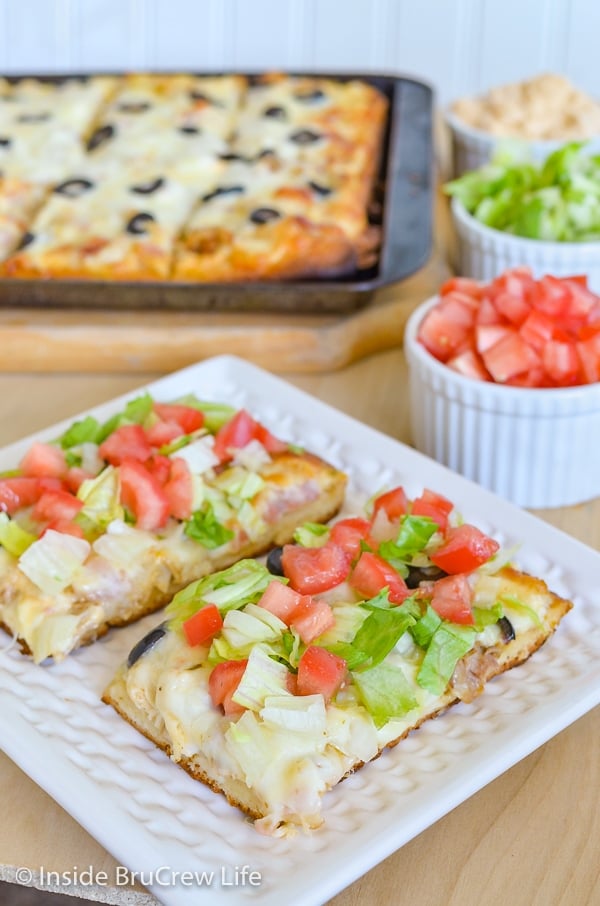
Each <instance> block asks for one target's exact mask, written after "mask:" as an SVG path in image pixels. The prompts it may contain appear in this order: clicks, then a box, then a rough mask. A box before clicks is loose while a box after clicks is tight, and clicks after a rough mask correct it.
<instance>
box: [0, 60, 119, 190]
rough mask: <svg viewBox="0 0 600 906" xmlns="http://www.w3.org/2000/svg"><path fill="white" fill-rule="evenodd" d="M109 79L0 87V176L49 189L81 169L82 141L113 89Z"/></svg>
mask: <svg viewBox="0 0 600 906" xmlns="http://www.w3.org/2000/svg"><path fill="white" fill-rule="evenodd" d="M116 85H117V80H116V78H115V77H112V76H94V77H90V78H81V79H80V78H75V77H73V78H65V79H62V80H41V79H33V78H27V79H19V80H16V81H13V82H10V81H8V80H6V79H4V80H2V82H1V83H0V172H2V173H3V175H5V176H8V177H13V178H17V179H22V180H26V181H29V182H35V183H40V184H44V185H49V184H51V183H53V182H57V181H58V180H60V179H62V178H63V177H64V176H66V175H67V174H68V173H69V171H70V170H71V169H72V168H74V167H76V166H79V165H80V164H81V161H82V159H83V156H84V147H85V141H86V139H87V137H88V134H89V131H90V129H92V127H93V124H94V120H95V118H96V116H97V113H98V111H99V110H100V108H101V107H102V105H103V104H104V103H105V102H106V101H107V100H108V98H109V97H110V95H111V94H112V92H113V91H114V90H115V88H116Z"/></svg>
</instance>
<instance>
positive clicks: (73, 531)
mask: <svg viewBox="0 0 600 906" xmlns="http://www.w3.org/2000/svg"><path fill="white" fill-rule="evenodd" d="M49 529H52V531H53V532H62V534H63V535H73V536H74V537H75V538H83V537H84V533H83V529H82V528H81V526H80V525H77V523H76V522H73V521H72V520H70V519H53V520H52V522H49V523H48V525H47V526H46V528H45V529H44V531H43V532H41V534H40V538H41V537H42V535H45V534H46V532H47V531H48V530H49Z"/></svg>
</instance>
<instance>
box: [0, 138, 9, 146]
mask: <svg viewBox="0 0 600 906" xmlns="http://www.w3.org/2000/svg"><path fill="white" fill-rule="evenodd" d="M11 145H12V138H6V137H5V136H2V138H0V148H10V146H11Z"/></svg>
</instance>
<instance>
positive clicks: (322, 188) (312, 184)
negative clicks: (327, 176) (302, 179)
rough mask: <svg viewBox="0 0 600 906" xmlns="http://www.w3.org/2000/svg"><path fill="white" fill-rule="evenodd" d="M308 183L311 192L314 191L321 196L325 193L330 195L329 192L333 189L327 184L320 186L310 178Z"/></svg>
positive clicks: (324, 195)
mask: <svg viewBox="0 0 600 906" xmlns="http://www.w3.org/2000/svg"><path fill="white" fill-rule="evenodd" d="M308 185H309V186H310V188H311V189H312V190H313V192H316V193H317V195H321V196H322V197H323V198H325V197H326V196H327V195H331V193H332V192H333V189H330V188H329V187H328V186H322V185H320V184H319V183H318V182H313V180H312V179H311V180H309V183H308Z"/></svg>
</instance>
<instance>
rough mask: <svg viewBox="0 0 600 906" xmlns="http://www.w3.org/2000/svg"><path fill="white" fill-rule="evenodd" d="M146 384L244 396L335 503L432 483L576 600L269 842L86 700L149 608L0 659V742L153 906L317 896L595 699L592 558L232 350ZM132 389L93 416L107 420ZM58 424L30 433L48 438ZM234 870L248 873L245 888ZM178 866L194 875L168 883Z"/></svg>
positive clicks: (265, 903)
mask: <svg viewBox="0 0 600 906" xmlns="http://www.w3.org/2000/svg"><path fill="white" fill-rule="evenodd" d="M148 389H149V390H150V392H151V393H152V394H153V395H154V396H155V397H156V398H158V399H162V400H169V399H174V398H176V397H178V396H181V395H182V394H184V393H188V392H194V393H196V394H197V395H198V396H200V397H202V398H205V399H212V400H215V401H226V402H231V403H233V404H234V405H236V406H242V405H243V406H246V407H247V408H248V409H249V410H250V411H251V412H252V413H253V414H255V415H256V416H257V417H258V418H260V419H261V420H262V421H264V422H265V424H267V425H268V427H270V428H271V429H272V430H274V431H275V432H276V433H277V434H278V435H280V436H281V437H284V438H286V439H289V440H291V441H293V442H295V443H298V444H301V445H303V446H305V447H307V448H308V449H310V450H313V451H314V452H316V453H319V454H321V455H322V456H324V457H325V458H327V459H329V460H330V461H331V462H333V463H334V464H335V465H337V466H339V467H341V468H343V469H345V470H346V471H347V472H348V474H349V476H350V486H349V489H350V495H349V499H350V500H353V501H356V500H360V501H362V500H365V499H366V498H367V497H369V496H371V494H372V493H374V492H375V491H377V490H379V489H380V488H382V487H383V486H385V485H388V486H391V485H393V484H403V485H404V486H405V488H406V490H407V493H408V494H409V496H417V495H418V493H420V491H421V489H422V488H423V487H430V488H432V489H435V490H438V491H440V492H441V493H443V494H444V495H446V496H447V497H449V498H450V499H452V500H453V501H454V503H455V504H456V506H457V507H458V508H459V510H460V511H461V512H462V513H463V515H464V517H465V519H466V520H467V521H472V522H474V523H475V524H476V525H478V526H479V527H480V528H482V529H483V530H484V531H487V532H489V533H491V534H493V535H494V536H495V537H496V538H497V539H498V540H499V541H500V542H501V543H503V544H507V545H512V544H515V543H519V542H522V547H521V549H520V552H519V555H518V558H517V559H518V562H519V565H520V566H521V567H522V568H523V569H525V570H527V571H528V572H531V573H533V574H535V575H539V576H542V577H543V578H545V579H546V581H547V582H548V584H549V586H550V587H551V588H552V589H553V590H554V591H555V592H556V593H558V594H560V595H563V596H566V597H569V598H571V600H572V601H573V602H574V604H575V607H574V609H573V610H572V611H571V613H569V614H568V615H567V617H566V618H565V620H564V622H563V623H562V624H561V626H560V628H559V630H558V632H557V634H556V635H555V636H554V637H553V638H552V639H551V640H550V641H549V642H548V644H547V645H545V646H544V647H543V648H542V649H541V650H540V651H539V652H537V653H536V654H535V655H534V657H532V658H531V660H530V661H528V662H527V663H526V664H525V665H523V666H522V667H520V668H518V669H517V670H514V671H510V672H508V673H506V674H504V675H502V676H500V677H498V678H497V679H495V680H494V681H493V682H491V683H490V684H489V686H488V687H487V689H486V691H485V693H484V694H483V695H482V696H481V697H480V698H478V699H476V701H475V702H473V703H472V704H470V705H458V706H457V707H456V708H453V709H452V710H451V711H449V712H448V713H447V714H446V715H444V716H443V717H442V718H441V719H440V720H437V721H429V722H428V723H426V724H425V726H423V727H422V728H421V729H420V730H419V731H418V732H416V733H414V734H413V735H412V736H410V737H409V738H408V739H406V740H405V741H403V742H402V744H401V745H399V746H398V747H397V748H395V749H392V750H390V751H388V752H385V753H384V754H383V756H382V757H381V758H380V759H378V760H377V761H375V762H373V763H372V764H369V765H367V766H366V767H365V768H364V769H363V770H361V771H359V772H358V773H357V774H355V775H353V776H352V777H350V778H349V779H347V780H346V781H344V783H342V784H340V785H339V786H338V787H337V788H336V789H335V790H333V791H332V792H331V793H328V794H327V795H326V797H325V804H324V818H325V824H324V826H323V827H322V828H321V829H319V830H318V831H315V832H313V833H312V834H310V835H304V834H299V835H297V836H295V837H293V838H288V839H283V840H280V839H273V838H269V837H263V836H261V835H260V834H258V833H257V832H256V831H255V830H254V828H253V827H252V825H251V824H250V823H248V822H247V821H246V820H245V819H244V817H243V816H242V815H241V814H240V813H239V812H238V811H237V810H236V809H233V808H230V807H229V806H228V805H227V803H226V802H225V800H224V798H222V797H221V796H219V795H216V794H214V793H212V792H211V791H210V790H208V789H207V788H206V787H204V786H203V785H202V784H200V783H197V782H195V781H194V780H192V779H191V778H190V777H188V775H187V774H186V773H185V772H184V771H182V770H181V769H180V768H179V767H178V766H177V765H175V764H173V763H172V762H171V761H169V759H168V758H167V757H166V756H165V755H163V754H162V753H161V752H159V751H158V750H156V749H155V748H154V746H153V745H152V744H151V743H149V742H148V741H147V740H146V739H144V738H143V737H142V736H141V735H140V734H138V733H137V732H136V731H135V730H134V729H133V728H132V727H130V726H129V725H128V724H127V723H125V721H123V720H121V718H119V717H118V716H117V714H116V713H115V712H114V711H113V710H112V708H109V707H108V706H106V705H104V704H102V702H101V701H100V696H101V694H102V691H103V689H104V687H105V686H106V684H107V683H108V681H109V679H110V678H111V676H112V674H113V672H114V670H115V668H116V667H117V666H118V664H119V663H121V661H123V660H124V659H125V657H126V656H127V653H128V651H129V650H130V648H131V647H132V646H133V644H134V643H135V642H136V641H137V640H138V639H139V638H140V637H141V636H142V635H143V634H144V632H146V631H147V630H148V629H149V628H150V627H151V626H152V625H154V624H155V623H157V622H159V621H160V619H159V618H157V616H156V615H154V616H150V617H147V618H146V619H144V620H142V621H140V622H139V623H137V624H134V625H133V626H129V627H126V628H125V629H119V630H113V631H112V632H111V633H110V634H109V635H108V636H106V637H105V638H103V639H101V640H100V641H98V642H97V643H95V644H94V645H91V646H90V647H88V648H84V649H81V650H80V651H78V652H76V653H75V654H74V655H72V656H70V657H69V658H67V660H66V662H64V663H62V664H58V665H50V666H35V665H34V664H32V663H30V661H29V660H27V659H26V658H24V657H22V656H21V655H20V654H19V653H18V652H17V651H16V650H14V648H13V649H10V650H8V651H6V652H4V653H3V654H2V655H0V689H1V690H2V709H1V712H0V745H1V746H2V748H3V749H4V751H5V752H6V753H7V755H8V756H9V757H10V758H12V759H13V760H14V761H15V762H16V763H17V764H18V765H20V767H21V768H22V769H23V770H24V771H26V772H27V773H28V774H29V776H30V777H31V778H32V779H33V780H35V781H36V782H37V783H39V784H40V786H42V787H43V788H44V789H45V790H46V791H47V792H48V793H49V794H50V795H51V796H53V797H54V799H56V800H57V802H59V803H60V804H61V805H62V806H63V808H65V809H66V810H67V811H68V812H69V813H70V814H71V815H72V816H73V817H74V818H75V819H76V820H77V821H78V822H79V823H80V824H81V825H82V826H83V827H85V828H86V829H87V830H88V831H89V832H90V833H91V834H92V835H93V836H94V837H96V839H97V840H99V841H100V843H102V845H103V846H104V847H106V849H108V850H109V851H110V852H111V853H112V854H113V856H114V857H115V858H116V859H117V860H118V861H119V862H120V863H121V864H122V865H126V866H128V867H129V868H130V869H131V870H135V871H143V872H144V873H145V876H146V879H147V878H148V877H149V875H150V873H151V872H154V873H155V883H154V885H153V887H152V892H153V893H154V894H155V895H156V896H157V898H158V899H159V900H161V902H163V903H164V904H166V906H184V904H186V906H188V904H194V906H201V904H204V903H207V904H210V906H216V904H218V903H221V902H223V903H225V902H226V903H227V904H228V906H238V904H247V903H252V902H256V903H260V904H261V906H281V904H282V903H285V904H286V906H313V904H319V903H323V902H324V901H325V900H327V899H329V898H330V897H332V896H334V895H335V894H336V893H337V892H339V891H340V890H341V889H343V888H344V887H345V886H347V885H348V884H350V883H352V882H353V881H354V880H355V879H356V878H358V877H359V876H360V875H362V874H364V873H365V872H366V871H368V870H369V869H370V868H372V867H373V866H374V865H375V864H377V863H378V862H380V861H381V860H382V859H384V858H385V857H386V856H388V855H389V854H390V853H392V852H394V851H395V850H396V849H398V848H399V847H401V846H402V845H403V844H404V843H406V842H407V841H408V840H410V839H412V838H413V837H414V836H416V835H417V834H418V833H420V832H421V831H422V830H423V829H424V828H426V827H428V826H429V825H430V824H432V823H433V822H434V821H436V820H437V819H438V818H440V817H441V816H442V815H444V814H445V813H446V812H448V811H450V810H451V809H452V808H454V807H455V806H456V805H458V804H459V803H461V802H462V801H464V800H465V799H466V798H468V797H469V796H470V795H472V794H473V793H474V792H476V791H477V790H478V789H480V788H481V787H482V786H484V785H485V784H487V783H489V782H490V781H491V780H493V779H494V778H496V777H497V776H499V775H500V774H501V773H502V772H503V771H505V770H506V769H508V768H509V767H511V766H512V765H514V764H515V763H516V762H517V761H519V760H520V759H521V758H523V757H525V756H526V755H528V754H529V753H530V752H532V751H533V750H534V749H535V748H537V747H538V746H539V745H541V744H542V743H544V742H545V741H546V740H548V739H549V738H550V737H552V736H553V735H554V734H556V733H558V732H559V731H560V730H562V729H563V728H564V727H566V726H567V725H568V724H570V723H571V722H572V721H574V720H576V719H577V718H578V717H580V716H581V715H582V714H584V713H585V712H586V711H588V710H590V709H591V708H592V707H593V706H594V705H596V704H597V703H598V702H599V701H600V591H599V590H598V576H599V575H600V555H599V554H598V553H596V552H594V551H592V550H590V549H589V548H586V547H585V546H584V545H582V544H580V543H579V542H577V541H575V540H574V539H572V538H570V537H568V536H566V535H564V534H563V533H561V532H559V531H558V530H556V529H554V528H553V527H551V526H549V525H547V524H546V523H544V522H541V521H540V520H538V519H536V518H535V517H534V516H532V515H530V514H528V513H525V512H523V511H521V510H519V509H517V508H516V507H515V506H513V505H512V504H509V503H506V502H505V501H503V500H500V499H499V498H497V497H495V496H494V495H492V494H490V493H488V492H486V491H484V490H482V489H481V488H480V487H478V486H477V485H474V484H472V483H470V482H469V481H467V480H465V479H463V478H461V477H459V476H457V475H455V474H453V473H452V472H450V471H448V470H447V469H445V468H444V467H442V466H440V465H438V464H437V463H435V462H433V461H431V460H429V459H427V458H425V457H424V456H421V455H420V454H418V453H416V452H415V451H414V450H412V449H410V448H408V447H406V446H404V445H402V444H400V443H398V442H397V441H394V440H392V439H391V438H389V437H386V436H384V435H383V434H380V433H378V432H376V431H374V430H372V429H370V428H368V427H366V426H365V425H362V424H360V423H358V422H356V421H354V420H353V419H351V418H349V417H348V416H346V415H343V414H342V413H341V412H338V411H336V410H335V409H332V408H331V407H329V406H326V405H324V404H323V403H321V402H319V401H318V400H316V399H314V398H312V397H310V396H308V395H307V394H305V393H302V392H301V391H299V390H296V389H295V388H293V387H291V386H289V385H288V384H286V383H284V382H283V381H281V380H279V379H277V378H275V377H273V376H272V375H269V374H267V373H266V372H263V371H261V370H260V369H258V368H256V367H254V366H252V365H249V364H247V363H245V362H242V361H240V360H238V359H234V358H231V357H220V358H215V359H212V360H208V361H205V362H203V363H201V364H199V365H195V366H192V367H191V368H187V369H185V370H183V371H180V372H177V373H175V374H173V375H170V376H169V377H166V378H164V379H162V380H160V381H157V382H156V383H154V384H152V385H150V386H149V387H148ZM138 393H139V391H137V392H136V393H130V394H128V395H127V396H125V397H122V398H120V399H118V400H114V401H112V402H110V403H107V404H106V405H104V406H100V407H98V408H96V409H94V410H92V411H93V413H94V414H96V415H97V416H99V417H100V418H106V417H107V416H108V415H110V414H111V413H112V412H115V411H117V410H119V409H120V408H122V406H123V402H124V400H125V399H130V398H131V397H133V396H136V395H138ZM72 421H73V419H69V420H68V421H66V422H64V423H62V424H60V425H55V426H54V427H52V428H50V429H47V430H45V431H43V432H41V433H39V434H38V435H36V438H38V439H46V440H47V439H51V438H54V437H56V436H57V435H59V434H60V433H61V432H62V431H63V430H64V428H65V427H67V425H68V424H70V423H71V422H72ZM30 443H31V438H28V439H26V440H24V441H21V442H19V443H17V444H13V445H11V446H10V447H7V448H5V449H4V450H2V451H0V469H7V468H9V467H11V466H12V467H14V465H15V463H16V462H17V461H18V460H19V458H20V457H21V456H22V455H23V452H24V451H25V449H26V448H27V447H28V446H29V444H30ZM243 866H247V867H248V868H247V869H246V872H245V874H244V872H243V870H242V869H243ZM159 869H160V870H161V871H160V872H158V870H159ZM248 870H251V871H253V872H257V873H258V874H259V876H260V884H257V885H252V884H250V883H249V879H248ZM157 872H158V873H157ZM177 872H196V873H197V875H196V876H195V877H193V878H192V879H191V880H190V879H186V881H185V882H184V880H182V879H181V878H179V879H178V880H177V875H176V873H177ZM203 872H204V875H202V873H203ZM256 877H257V876H254V879H255V880H256ZM244 880H245V882H246V883H245V884H244V883H241V882H242V881H244ZM146 883H147V880H146Z"/></svg>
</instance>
